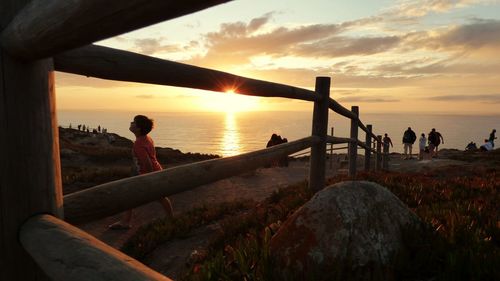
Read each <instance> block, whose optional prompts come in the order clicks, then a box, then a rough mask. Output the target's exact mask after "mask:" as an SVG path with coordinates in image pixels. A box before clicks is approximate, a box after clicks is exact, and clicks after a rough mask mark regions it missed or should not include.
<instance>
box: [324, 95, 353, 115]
mask: <svg viewBox="0 0 500 281" xmlns="http://www.w3.org/2000/svg"><path fill="white" fill-rule="evenodd" d="M328 108H330V109H331V110H333V111H335V112H337V113H338V114H340V115H342V116H344V117H347V118H349V119H357V118H358V117H357V116H356V114H354V113H352V111H350V110H349V109H347V108H345V107H343V106H342V105H341V104H340V103H338V102H337V101H336V100H334V99H332V98H330V100H329V101H328Z"/></svg>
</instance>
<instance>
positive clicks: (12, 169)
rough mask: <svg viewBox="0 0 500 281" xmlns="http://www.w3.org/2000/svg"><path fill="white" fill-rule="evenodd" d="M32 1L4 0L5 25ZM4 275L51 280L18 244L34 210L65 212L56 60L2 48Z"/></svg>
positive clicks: (0, 21) (0, 253)
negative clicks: (26, 58)
mask: <svg viewBox="0 0 500 281" xmlns="http://www.w3.org/2000/svg"><path fill="white" fill-rule="evenodd" d="M28 2H29V1H25V0H2V1H0V30H2V29H3V28H4V27H5V25H6V24H7V23H8V22H9V21H10V19H11V16H12V15H15V14H16V13H17V11H18V10H19V9H21V8H22V7H23V6H24V5H26V4H27V3H28ZM0 132H1V136H0V280H23V281H25V280H26V281H34V280H37V281H39V280H46V277H45V275H44V273H43V272H42V271H41V270H40V269H39V268H38V266H37V265H36V263H35V262H34V261H33V259H32V258H31V257H30V256H29V255H28V254H27V253H26V251H25V250H24V249H23V247H22V246H21V244H20V243H19V238H18V234H19V228H20V227H21V225H22V224H23V223H24V222H25V221H26V219H28V218H29V217H31V216H32V215H33V214H35V213H51V214H54V215H56V216H60V217H62V185H61V174H60V162H59V143H58V139H59V138H58V131H57V120H56V109H55V88H54V74H53V65H52V60H51V59H46V60H38V61H36V62H30V63H22V62H20V61H18V60H16V59H14V58H12V57H11V56H9V55H8V54H7V53H6V52H5V50H3V49H2V48H1V47H0Z"/></svg>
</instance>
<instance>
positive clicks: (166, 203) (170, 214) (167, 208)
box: [158, 197, 174, 219]
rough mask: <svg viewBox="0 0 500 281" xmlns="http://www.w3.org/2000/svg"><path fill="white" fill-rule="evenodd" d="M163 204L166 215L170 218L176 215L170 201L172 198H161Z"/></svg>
mask: <svg viewBox="0 0 500 281" xmlns="http://www.w3.org/2000/svg"><path fill="white" fill-rule="evenodd" d="M158 202H160V204H161V206H162V207H163V210H164V211H165V216H166V217H167V218H169V219H171V218H173V217H174V209H173V208H172V203H170V199H168V197H163V198H161V199H160V200H158Z"/></svg>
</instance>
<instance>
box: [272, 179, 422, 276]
mask: <svg viewBox="0 0 500 281" xmlns="http://www.w3.org/2000/svg"><path fill="white" fill-rule="evenodd" d="M418 225H419V220H418V218H417V217H416V215H415V214H413V213H412V212H411V211H410V210H409V209H408V208H407V207H406V206H405V205H404V204H403V203H402V202H401V201H400V200H399V199H398V198H397V197H396V196H395V195H394V194H392V193H391V192H390V191H389V190H387V189H386V188H384V187H382V186H380V185H378V184H376V183H372V182H366V181H349V182H341V183H338V184H335V185H332V186H329V187H327V188H325V189H323V190H322V191H320V192H318V193H317V194H316V195H315V196H314V197H313V198H312V199H311V200H310V201H309V202H307V203H306V204H305V205H304V206H303V207H302V208H300V209H299V210H297V211H296V212H295V213H294V214H293V215H292V216H291V217H290V218H289V219H287V221H286V222H285V223H284V224H283V226H282V227H281V228H280V229H279V231H278V232H277V233H276V234H275V235H274V236H273V238H272V239H271V253H272V255H273V256H274V257H276V258H277V260H278V261H279V262H280V263H281V265H282V266H283V267H286V268H295V269H296V270H298V272H303V273H304V274H307V275H309V276H308V277H311V274H314V275H315V276H317V278H314V279H316V280H331V279H335V280H345V279H348V280H391V279H392V278H393V277H392V270H391V267H392V265H393V263H394V258H395V257H396V255H397V253H398V252H399V250H400V249H401V247H402V245H403V242H402V235H401V234H402V230H403V228H407V227H412V228H414V229H418ZM305 272H307V273H305Z"/></svg>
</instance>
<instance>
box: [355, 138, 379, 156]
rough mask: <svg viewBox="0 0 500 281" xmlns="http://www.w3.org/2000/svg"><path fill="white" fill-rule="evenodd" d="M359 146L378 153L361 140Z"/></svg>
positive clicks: (358, 142)
mask: <svg viewBox="0 0 500 281" xmlns="http://www.w3.org/2000/svg"><path fill="white" fill-rule="evenodd" d="M357 144H358V146H361V147H362V148H364V149H368V150H370V151H371V152H373V153H377V151H376V150H375V149H373V148H371V147H370V146H367V145H366V144H365V143H364V142H362V141H360V140H358V141H357Z"/></svg>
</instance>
